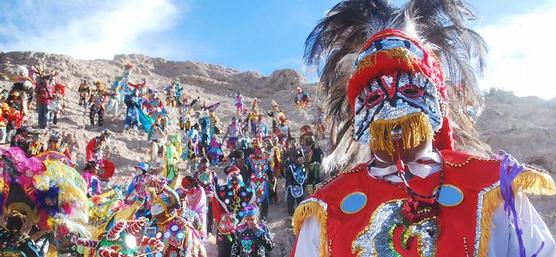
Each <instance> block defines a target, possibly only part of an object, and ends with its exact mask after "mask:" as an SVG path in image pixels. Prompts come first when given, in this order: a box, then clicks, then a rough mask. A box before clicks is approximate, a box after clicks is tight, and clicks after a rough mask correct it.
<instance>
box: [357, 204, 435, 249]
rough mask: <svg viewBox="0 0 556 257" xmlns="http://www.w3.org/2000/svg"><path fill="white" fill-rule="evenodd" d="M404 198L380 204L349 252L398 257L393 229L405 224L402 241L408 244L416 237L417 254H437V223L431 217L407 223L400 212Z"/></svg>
mask: <svg viewBox="0 0 556 257" xmlns="http://www.w3.org/2000/svg"><path fill="white" fill-rule="evenodd" d="M405 201H406V200H393V201H388V202H385V203H383V204H381V205H380V206H379V207H378V208H377V209H376V210H375V211H374V212H373V215H372V216H371V221H370V223H369V225H368V226H367V227H366V228H365V230H363V231H361V232H360V233H359V235H358V236H357V238H356V239H355V241H354V242H353V244H352V252H353V253H355V254H357V256H358V257H378V256H380V257H401V256H402V255H401V254H400V253H398V252H397V251H396V249H394V238H393V234H394V230H395V229H396V228H397V227H398V226H403V227H405V229H404V231H403V233H402V236H401V243H402V246H403V247H404V248H406V249H407V248H408V247H409V241H410V240H411V239H412V238H414V237H416V238H417V239H418V240H419V242H418V249H417V251H418V252H419V256H421V257H434V256H436V240H437V239H438V235H439V234H440V226H439V225H438V222H437V221H436V219H434V218H428V219H424V220H422V221H420V222H416V223H413V224H406V223H405V221H404V217H403V216H402V214H401V213H400V211H401V210H402V206H403V204H404V202H405Z"/></svg>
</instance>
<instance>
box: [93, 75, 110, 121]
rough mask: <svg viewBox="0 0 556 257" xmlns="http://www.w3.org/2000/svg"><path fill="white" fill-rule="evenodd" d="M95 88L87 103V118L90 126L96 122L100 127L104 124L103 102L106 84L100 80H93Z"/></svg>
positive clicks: (104, 100)
mask: <svg viewBox="0 0 556 257" xmlns="http://www.w3.org/2000/svg"><path fill="white" fill-rule="evenodd" d="M95 86H96V90H95V91H94V92H93V93H92V94H91V98H90V99H89V103H90V104H91V108H89V120H90V122H91V126H94V125H95V124H97V125H98V126H99V127H102V125H103V124H104V103H105V102H106V95H107V93H106V85H105V84H104V83H102V82H100V81H96V82H95Z"/></svg>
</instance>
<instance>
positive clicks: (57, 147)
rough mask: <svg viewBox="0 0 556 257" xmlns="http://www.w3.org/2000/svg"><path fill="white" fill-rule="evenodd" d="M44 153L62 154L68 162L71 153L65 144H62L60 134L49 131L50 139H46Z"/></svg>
mask: <svg viewBox="0 0 556 257" xmlns="http://www.w3.org/2000/svg"><path fill="white" fill-rule="evenodd" d="M46 151H54V152H58V153H61V154H64V156H66V157H67V158H68V159H69V160H71V153H70V150H69V148H68V147H67V144H65V143H64V142H63V138H62V134H60V132H59V131H51V132H50V137H49V138H48V144H47V146H46Z"/></svg>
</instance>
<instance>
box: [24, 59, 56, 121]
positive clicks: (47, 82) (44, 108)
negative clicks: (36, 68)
mask: <svg viewBox="0 0 556 257" xmlns="http://www.w3.org/2000/svg"><path fill="white" fill-rule="evenodd" d="M38 75H39V76H38V77H37V80H36V87H35V92H36V94H37V113H38V124H39V128H41V129H44V128H46V127H47V126H48V116H49V114H48V112H49V110H48V105H49V104H50V102H51V101H52V98H53V97H54V86H52V84H51V79H52V77H53V76H54V75H53V73H45V72H44V71H43V70H42V69H40V72H39V73H38ZM23 113H24V114H25V113H26V112H25V110H23Z"/></svg>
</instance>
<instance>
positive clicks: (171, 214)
mask: <svg viewBox="0 0 556 257" xmlns="http://www.w3.org/2000/svg"><path fill="white" fill-rule="evenodd" d="M151 197H152V199H154V201H153V203H152V207H151V214H152V216H153V221H152V222H151V223H148V224H147V227H146V228H145V236H147V237H150V238H156V239H159V240H161V241H162V242H163V243H164V248H163V250H162V251H161V253H162V255H161V256H163V257H174V256H175V257H189V256H192V257H205V256H206V250H205V248H204V245H203V244H202V240H201V237H200V236H199V235H198V234H197V233H196V231H195V229H194V228H193V227H192V226H191V224H189V223H188V222H187V220H185V218H183V217H181V216H179V215H177V213H176V209H177V208H179V204H180V202H179V196H178V195H177V193H176V191H174V190H173V189H171V188H169V187H168V186H164V187H163V189H156V191H154V192H151Z"/></svg>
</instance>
